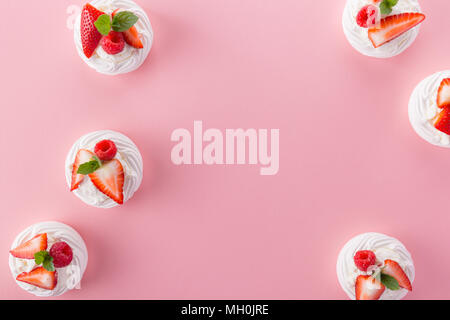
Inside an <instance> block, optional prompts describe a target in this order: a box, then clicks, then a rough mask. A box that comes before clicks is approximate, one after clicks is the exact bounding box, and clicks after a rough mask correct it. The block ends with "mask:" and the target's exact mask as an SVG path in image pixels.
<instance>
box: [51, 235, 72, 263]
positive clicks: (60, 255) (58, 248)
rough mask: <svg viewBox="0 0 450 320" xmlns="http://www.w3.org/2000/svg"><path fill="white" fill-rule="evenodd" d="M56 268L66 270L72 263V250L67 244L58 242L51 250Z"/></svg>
mask: <svg viewBox="0 0 450 320" xmlns="http://www.w3.org/2000/svg"><path fill="white" fill-rule="evenodd" d="M50 255H51V256H52V257H53V264H54V265H55V268H64V267H66V266H68V265H69V264H70V263H71V262H72V258H73V252H72V248H71V247H70V246H69V245H68V244H67V243H65V242H62V241H61V242H56V243H55V244H54V245H52V247H51V249H50Z"/></svg>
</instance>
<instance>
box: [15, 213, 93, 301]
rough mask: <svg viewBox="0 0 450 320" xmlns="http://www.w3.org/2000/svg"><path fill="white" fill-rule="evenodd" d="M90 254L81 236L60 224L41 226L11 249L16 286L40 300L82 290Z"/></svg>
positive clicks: (21, 236)
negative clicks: (81, 282) (40, 298)
mask: <svg viewBox="0 0 450 320" xmlns="http://www.w3.org/2000/svg"><path fill="white" fill-rule="evenodd" d="M87 262H88V252H87V249H86V245H85V243H84V241H83V239H82V238H81V236H80V235H79V234H78V232H76V231H75V230H74V229H73V228H71V227H69V226H68V225H65V224H63V223H60V222H42V223H38V224H35V225H32V226H30V227H28V228H27V229H25V230H24V231H23V232H21V233H20V234H19V235H18V236H17V238H16V239H15V240H14V242H13V244H12V245H11V251H10V255H9V267H10V269H11V273H12V275H13V277H14V279H15V280H16V282H17V284H18V285H19V286H20V287H21V288H22V289H24V290H25V291H28V292H29V293H31V294H34V295H35V296H39V297H52V296H59V295H62V294H64V293H66V292H67V291H69V290H72V289H81V286H80V281H81V279H82V278H83V274H84V271H85V270H86V266H87Z"/></svg>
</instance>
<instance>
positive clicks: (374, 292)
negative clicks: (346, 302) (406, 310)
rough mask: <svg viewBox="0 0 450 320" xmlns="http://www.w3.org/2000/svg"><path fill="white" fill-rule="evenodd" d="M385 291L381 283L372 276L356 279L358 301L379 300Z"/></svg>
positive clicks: (362, 276)
mask: <svg viewBox="0 0 450 320" xmlns="http://www.w3.org/2000/svg"><path fill="white" fill-rule="evenodd" d="M385 289H386V288H385V286H384V285H383V284H382V283H381V282H380V281H378V280H376V279H375V278H373V277H371V276H364V275H360V276H358V278H356V284H355V296H356V300H378V299H380V297H381V295H382V294H383V292H384V290H385Z"/></svg>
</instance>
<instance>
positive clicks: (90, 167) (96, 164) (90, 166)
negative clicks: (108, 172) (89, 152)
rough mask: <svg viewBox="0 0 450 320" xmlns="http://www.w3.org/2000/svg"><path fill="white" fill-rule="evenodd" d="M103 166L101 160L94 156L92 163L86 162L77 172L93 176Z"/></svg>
mask: <svg viewBox="0 0 450 320" xmlns="http://www.w3.org/2000/svg"><path fill="white" fill-rule="evenodd" d="M101 166H102V163H101V162H100V159H99V158H97V157H96V156H94V157H93V158H92V160H91V161H89V162H85V163H83V164H82V165H80V167H79V168H78V170H77V173H78V174H83V175H87V174H91V173H93V172H95V171H96V170H97V169H99V168H100V167H101Z"/></svg>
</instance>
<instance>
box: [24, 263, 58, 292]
mask: <svg viewBox="0 0 450 320" xmlns="http://www.w3.org/2000/svg"><path fill="white" fill-rule="evenodd" d="M57 277H58V275H57V273H56V271H47V270H45V269H44V268H43V267H37V268H35V269H33V270H31V271H30V272H22V273H21V274H19V275H18V276H17V278H16V280H17V281H21V282H25V283H28V284H31V285H33V286H36V287H39V288H42V289H46V290H53V289H55V287H56V284H57V283H58V279H57Z"/></svg>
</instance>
